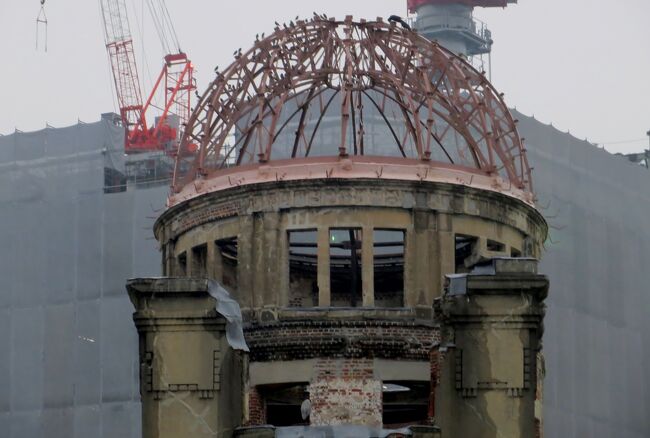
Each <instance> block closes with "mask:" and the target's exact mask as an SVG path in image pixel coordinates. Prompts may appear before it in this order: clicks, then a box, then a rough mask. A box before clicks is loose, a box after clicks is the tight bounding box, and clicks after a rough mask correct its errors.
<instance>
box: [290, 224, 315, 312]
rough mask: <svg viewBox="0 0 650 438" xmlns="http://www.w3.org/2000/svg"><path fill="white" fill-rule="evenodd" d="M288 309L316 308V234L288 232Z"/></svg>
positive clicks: (306, 231) (313, 231)
mask: <svg viewBox="0 0 650 438" xmlns="http://www.w3.org/2000/svg"><path fill="white" fill-rule="evenodd" d="M288 238H289V307H316V306H318V232H317V231H316V230H300V231H289V237H288Z"/></svg>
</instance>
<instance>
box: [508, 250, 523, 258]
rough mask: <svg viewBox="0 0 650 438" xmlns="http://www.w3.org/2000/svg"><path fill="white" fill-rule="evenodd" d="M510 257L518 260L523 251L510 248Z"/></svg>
mask: <svg viewBox="0 0 650 438" xmlns="http://www.w3.org/2000/svg"><path fill="white" fill-rule="evenodd" d="M510 257H514V258H518V257H521V251H520V250H518V249H517V248H510Z"/></svg>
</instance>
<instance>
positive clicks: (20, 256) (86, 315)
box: [0, 119, 167, 438]
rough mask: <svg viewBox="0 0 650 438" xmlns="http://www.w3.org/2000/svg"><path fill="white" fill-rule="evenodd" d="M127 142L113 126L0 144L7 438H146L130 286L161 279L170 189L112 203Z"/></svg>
mask: <svg viewBox="0 0 650 438" xmlns="http://www.w3.org/2000/svg"><path fill="white" fill-rule="evenodd" d="M123 139H124V131H123V129H122V128H121V127H119V126H116V125H115V124H113V123H112V122H111V121H110V120H107V119H103V120H101V121H100V122H97V123H89V124H82V123H80V124H77V125H74V126H71V127H67V128H62V129H53V128H48V129H44V130H42V131H38V132H32V133H16V134H13V135H9V136H0V225H1V226H0V239H1V241H2V242H3V248H4V251H2V261H1V263H0V281H2V287H1V288H0V349H1V350H2V351H3V352H4V353H3V354H2V355H0V388H2V389H0V430H2V431H3V432H2V433H0V435H2V436H7V437H30V438H32V437H48V438H49V437H55V438H56V437H61V438H63V437H80V438H81V437H109V436H120V437H133V438H136V437H139V436H140V405H139V385H138V358H137V347H136V346H137V333H136V332H135V331H134V330H133V322H132V320H131V314H132V312H133V310H132V306H131V304H130V302H129V300H128V297H127V296H126V294H125V291H124V283H125V278H128V277H133V276H136V275H141V276H147V275H152V276H153V275H159V274H160V259H159V255H158V251H157V246H156V244H155V241H154V239H153V234H152V224H153V220H154V219H153V218H154V217H155V216H156V215H157V213H156V211H155V209H160V208H162V207H163V206H164V200H165V196H166V194H167V188H166V187H157V188H152V189H148V190H130V191H124V192H121V193H115V194H106V193H105V190H104V189H105V175H106V173H107V169H108V171H111V172H117V173H121V172H122V169H120V166H122V165H123Z"/></svg>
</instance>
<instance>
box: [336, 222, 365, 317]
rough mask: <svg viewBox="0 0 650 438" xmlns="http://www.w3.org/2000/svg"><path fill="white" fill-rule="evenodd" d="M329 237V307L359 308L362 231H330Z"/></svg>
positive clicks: (361, 301) (360, 297)
mask: <svg viewBox="0 0 650 438" xmlns="http://www.w3.org/2000/svg"><path fill="white" fill-rule="evenodd" d="M329 237H330V241H329V244H330V302H331V305H332V306H333V307H357V306H361V305H362V303H363V295H362V293H361V262H362V260H361V242H362V231H361V229H357V228H345V229H331V230H330V236H329Z"/></svg>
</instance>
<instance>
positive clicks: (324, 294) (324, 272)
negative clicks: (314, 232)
mask: <svg viewBox="0 0 650 438" xmlns="http://www.w3.org/2000/svg"><path fill="white" fill-rule="evenodd" d="M331 302H332V301H331V295H330V231H329V228H327V227H322V228H319V229H318V307H329V306H330V305H331Z"/></svg>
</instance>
